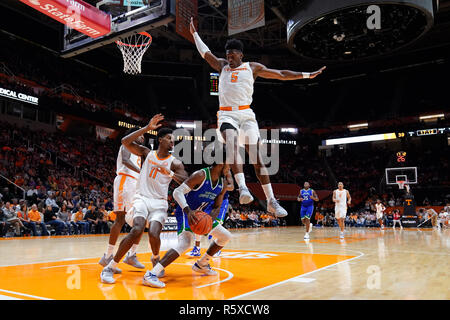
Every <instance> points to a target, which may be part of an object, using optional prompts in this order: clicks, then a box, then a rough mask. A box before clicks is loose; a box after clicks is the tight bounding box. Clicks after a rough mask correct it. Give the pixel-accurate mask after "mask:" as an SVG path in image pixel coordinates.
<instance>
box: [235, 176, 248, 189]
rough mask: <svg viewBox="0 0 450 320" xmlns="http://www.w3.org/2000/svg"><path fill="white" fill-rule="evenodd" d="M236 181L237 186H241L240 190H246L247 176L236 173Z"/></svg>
mask: <svg viewBox="0 0 450 320" xmlns="http://www.w3.org/2000/svg"><path fill="white" fill-rule="evenodd" d="M234 179H235V180H236V183H237V185H238V186H239V189H246V188H247V185H246V184H245V176H244V173H243V172H241V173H236V174H235V175H234Z"/></svg>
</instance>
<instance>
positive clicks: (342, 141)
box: [322, 133, 397, 146]
mask: <svg viewBox="0 0 450 320" xmlns="http://www.w3.org/2000/svg"><path fill="white" fill-rule="evenodd" d="M393 139H397V135H396V134H395V133H380V134H370V135H366V136H357V137H348V138H337V139H328V140H323V141H322V145H324V146H334V145H341V144H351V143H360V142H372V141H383V140H393Z"/></svg>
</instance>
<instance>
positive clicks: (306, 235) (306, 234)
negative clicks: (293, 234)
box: [303, 232, 309, 240]
mask: <svg viewBox="0 0 450 320" xmlns="http://www.w3.org/2000/svg"><path fill="white" fill-rule="evenodd" d="M303 239H305V240H308V239H309V233H308V232H307V233H305V236H304V237H303Z"/></svg>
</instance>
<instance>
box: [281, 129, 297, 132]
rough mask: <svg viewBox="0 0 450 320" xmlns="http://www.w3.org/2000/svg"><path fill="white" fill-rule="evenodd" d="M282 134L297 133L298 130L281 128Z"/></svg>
mask: <svg viewBox="0 0 450 320" xmlns="http://www.w3.org/2000/svg"><path fill="white" fill-rule="evenodd" d="M281 132H289V133H297V132H298V129H297V128H281Z"/></svg>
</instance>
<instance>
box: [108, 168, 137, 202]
mask: <svg viewBox="0 0 450 320" xmlns="http://www.w3.org/2000/svg"><path fill="white" fill-rule="evenodd" d="M136 183H137V180H136V179H134V178H132V177H130V176H126V175H122V174H119V175H117V176H116V178H115V179H114V195H113V202H114V211H128V210H130V209H131V207H132V206H133V197H134V194H135V193H136Z"/></svg>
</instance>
